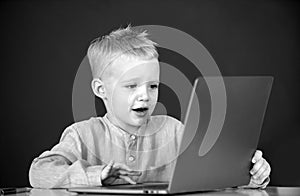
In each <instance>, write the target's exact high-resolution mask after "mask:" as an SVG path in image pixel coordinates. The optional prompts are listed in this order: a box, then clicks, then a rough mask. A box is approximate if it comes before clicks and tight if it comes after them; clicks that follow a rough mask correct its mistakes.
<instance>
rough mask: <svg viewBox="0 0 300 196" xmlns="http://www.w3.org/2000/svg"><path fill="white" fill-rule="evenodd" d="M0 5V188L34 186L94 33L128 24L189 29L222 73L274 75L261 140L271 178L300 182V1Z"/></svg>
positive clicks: (172, 59)
mask: <svg viewBox="0 0 300 196" xmlns="http://www.w3.org/2000/svg"><path fill="white" fill-rule="evenodd" d="M0 5H1V8H0V21H1V22H0V26H1V30H0V35H1V42H0V44H1V47H0V48H1V136H0V138H1V144H0V145H1V146H0V149H1V157H0V164H1V167H0V168H1V172H0V178H1V181H0V187H6V186H29V182H28V169H29V166H30V163H31V161H32V159H33V158H34V157H36V156H38V155H39V154H40V153H41V152H43V151H45V150H47V149H50V148H51V147H52V146H53V145H54V144H56V143H57V142H58V140H59V138H60V135H61V133H62V131H63V130H64V128H65V127H66V126H68V125H70V124H71V123H72V122H73V121H74V120H73V116H72V87H73V81H74V78H75V74H76V72H77V69H78V67H79V65H80V63H81V61H82V59H83V58H84V56H85V54H86V50H87V47H88V45H89V42H90V41H91V40H92V39H93V38H95V37H97V36H99V35H104V34H107V33H109V32H110V31H111V30H113V29H116V28H119V27H121V26H123V27H124V26H126V25H127V24H129V23H131V24H132V25H133V26H136V25H150V24H153V25H165V26H170V27H173V28H177V29H179V30H182V31H185V32H186V33H188V34H190V35H192V36H193V37H195V38H196V39H197V40H198V41H199V42H201V43H202V44H203V45H204V46H205V47H206V48H207V50H208V51H209V52H210V53H211V55H212V56H213V58H214V60H215V61H216V63H217V64H218V66H219V69H220V71H221V73H222V74H223V75H228V76H229V75H272V76H274V78H275V81H274V86H273V89H272V94H271V98H270V101H269V105H268V110H267V113H266V116H265V121H264V126H263V130H262V134H261V138H260V142H259V149H262V150H263V152H264V157H265V158H266V159H267V160H269V162H270V164H271V166H272V173H271V185H284V186H296V185H297V186H300V175H299V174H300V167H299V165H300V159H299V151H300V142H299V139H300V132H299V120H300V119H299V98H300V97H299V77H298V74H299V68H298V67H299V63H300V61H299V59H300V58H299V56H300V55H299V52H300V46H299V30H300V29H299V11H300V9H299V3H298V2H297V1H283V0H282V1H279V0H278V1H271V0H268V1H246V0H236V1H233V0H229V1H225V0H224V1H216V0H207V1H183V0H182V1H174V0H172V1H171V0H166V1H138V0H135V1H88V2H84V1H82V2H79V1H76V2H75V1H66V0H65V1H50V0H49V1H1V4H0ZM160 52H161V56H160V59H161V60H163V61H164V62H167V63H169V64H171V65H172V64H176V65H184V64H189V62H188V61H187V60H186V59H184V58H183V57H182V56H180V55H178V54H176V53H174V52H172V51H168V50H163V49H161V50H160ZM184 67H185V68H183V69H187V70H188V66H184ZM168 101H170V102H172V99H169V100H168ZM173 103H175V99H174V102H173ZM174 115H175V116H176V114H174Z"/></svg>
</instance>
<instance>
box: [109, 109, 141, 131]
mask: <svg viewBox="0 0 300 196" xmlns="http://www.w3.org/2000/svg"><path fill="white" fill-rule="evenodd" d="M106 116H107V119H108V120H109V121H110V122H111V123H112V124H113V125H114V126H116V127H118V128H119V129H121V130H122V131H124V132H126V133H129V134H135V135H137V134H139V132H140V129H141V127H142V126H130V125H124V124H121V123H119V121H118V120H117V119H116V118H115V117H113V116H112V115H111V114H110V113H107V115H106Z"/></svg>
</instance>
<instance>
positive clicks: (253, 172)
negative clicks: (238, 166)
mask: <svg viewBox="0 0 300 196" xmlns="http://www.w3.org/2000/svg"><path fill="white" fill-rule="evenodd" d="M263 164H264V159H260V160H258V161H257V162H256V163H255V164H254V166H253V167H252V169H251V170H250V174H251V175H254V174H256V173H257V171H258V170H259V168H261V167H262V165H263Z"/></svg>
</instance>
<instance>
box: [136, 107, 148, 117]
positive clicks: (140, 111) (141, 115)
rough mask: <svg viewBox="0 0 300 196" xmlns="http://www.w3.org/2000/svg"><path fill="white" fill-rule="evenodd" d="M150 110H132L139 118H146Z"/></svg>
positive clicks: (141, 108) (143, 108)
mask: <svg viewBox="0 0 300 196" xmlns="http://www.w3.org/2000/svg"><path fill="white" fill-rule="evenodd" d="M148 110H149V108H148V107H139V108H133V109H132V111H134V112H135V114H136V115H137V116H139V117H144V116H145V115H146V114H147V112H148Z"/></svg>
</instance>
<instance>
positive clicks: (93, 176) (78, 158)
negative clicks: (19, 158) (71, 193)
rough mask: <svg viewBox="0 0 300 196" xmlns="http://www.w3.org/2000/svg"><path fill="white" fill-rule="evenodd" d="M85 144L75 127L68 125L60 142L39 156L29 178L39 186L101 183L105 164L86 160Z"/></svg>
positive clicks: (64, 186) (31, 182)
mask: <svg viewBox="0 0 300 196" xmlns="http://www.w3.org/2000/svg"><path fill="white" fill-rule="evenodd" d="M82 157H83V155H82V145H81V141H80V138H79V136H78V134H77V132H76V131H75V130H73V129H72V128H68V129H67V130H66V131H65V132H64V134H63V136H62V138H61V140H60V142H59V143H58V144H57V145H56V146H54V147H53V148H52V150H51V151H46V152H44V153H43V154H41V155H40V156H39V157H38V158H35V159H34V160H33V162H32V164H31V167H30V170H29V180H30V184H31V186H32V187H35V188H67V187H75V186H76V187H78V186H99V185H101V179H100V176H101V171H102V168H103V167H104V166H103V165H96V166H91V165H90V164H89V163H88V162H87V161H86V160H83V159H82Z"/></svg>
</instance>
